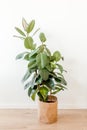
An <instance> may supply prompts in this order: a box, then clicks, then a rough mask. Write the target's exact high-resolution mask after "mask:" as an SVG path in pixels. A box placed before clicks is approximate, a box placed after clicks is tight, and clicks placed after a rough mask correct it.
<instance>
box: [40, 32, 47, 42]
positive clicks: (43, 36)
mask: <svg viewBox="0 0 87 130" xmlns="http://www.w3.org/2000/svg"><path fill="white" fill-rule="evenodd" d="M39 38H40V40H41V42H45V41H46V37H45V34H44V33H40V35H39Z"/></svg>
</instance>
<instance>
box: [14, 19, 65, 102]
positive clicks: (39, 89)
mask: <svg viewBox="0 0 87 130" xmlns="http://www.w3.org/2000/svg"><path fill="white" fill-rule="evenodd" d="M22 27H23V31H22V29H20V28H18V27H15V29H16V31H17V32H18V33H19V34H20V36H15V37H18V38H20V39H22V40H23V43H24V47H25V49H27V51H25V52H22V53H20V54H18V55H17V56H16V59H23V60H26V61H27V72H26V73H25V75H24V77H23V79H22V82H25V85H24V89H28V96H29V97H31V98H32V100H35V97H36V94H37V95H38V96H39V99H40V100H41V101H44V102H46V101H47V99H48V95H50V94H56V93H58V92H59V91H61V90H64V89H65V88H66V87H65V86H66V85H67V82H66V80H65V78H64V76H63V72H64V69H63V66H62V65H61V64H59V61H60V60H63V59H64V58H63V57H62V55H61V53H60V52H59V51H55V52H54V53H53V54H52V53H51V52H50V50H49V49H48V48H47V46H46V44H45V42H46V36H45V34H44V33H43V32H41V33H40V34H39V39H40V41H41V43H42V44H41V45H40V46H38V47H37V46H36V44H35V41H34V37H33V36H34V35H35V34H36V33H37V32H38V31H39V28H38V29H36V31H34V33H33V35H31V34H32V31H33V29H34V27H35V20H32V21H31V22H30V23H29V24H28V23H27V22H26V20H25V19H24V18H23V19H22ZM30 77H31V78H30Z"/></svg>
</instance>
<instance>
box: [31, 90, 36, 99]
mask: <svg viewBox="0 0 87 130" xmlns="http://www.w3.org/2000/svg"><path fill="white" fill-rule="evenodd" d="M36 93H37V90H34V91H33V93H32V95H31V98H32V100H33V101H35V96H36Z"/></svg>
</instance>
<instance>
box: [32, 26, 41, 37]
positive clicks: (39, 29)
mask: <svg viewBox="0 0 87 130" xmlns="http://www.w3.org/2000/svg"><path fill="white" fill-rule="evenodd" d="M39 30H40V28H38V29H37V30H36V31H35V32H34V33H33V36H34V35H35V34H36V33H37V32H38V31H39Z"/></svg>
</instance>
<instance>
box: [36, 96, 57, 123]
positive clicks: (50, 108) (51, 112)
mask: <svg viewBox="0 0 87 130" xmlns="http://www.w3.org/2000/svg"><path fill="white" fill-rule="evenodd" d="M57 104H58V101H57V98H56V97H55V96H49V98H48V102H43V101H39V108H38V118H39V120H40V121H41V122H44V123H53V122H56V121H57Z"/></svg>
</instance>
